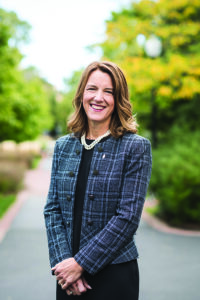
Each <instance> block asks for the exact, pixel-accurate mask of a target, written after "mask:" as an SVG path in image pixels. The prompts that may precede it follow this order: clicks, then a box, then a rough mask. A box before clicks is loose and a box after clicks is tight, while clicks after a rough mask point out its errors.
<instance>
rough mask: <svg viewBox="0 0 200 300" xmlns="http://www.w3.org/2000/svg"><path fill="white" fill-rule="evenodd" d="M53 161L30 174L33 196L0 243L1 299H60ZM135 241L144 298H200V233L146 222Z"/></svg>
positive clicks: (141, 292) (43, 162)
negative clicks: (52, 214) (51, 253)
mask: <svg viewBox="0 0 200 300" xmlns="http://www.w3.org/2000/svg"><path fill="white" fill-rule="evenodd" d="M50 165H51V158H50V157H49V158H48V157H47V158H46V159H44V160H43V161H42V163H41V164H40V167H39V168H38V170H35V171H32V173H29V178H28V180H27V181H28V184H29V185H30V186H31V187H30V193H29V196H28V198H27V200H26V201H25V203H24V204H23V206H22V208H21V209H20V211H19V213H18V214H17V215H16V217H15V219H14V221H13V223H12V225H11V227H10V229H9V231H8V232H7V234H6V236H5V237H4V239H3V241H2V242H1V243H0V267H1V272H0V300H47V299H48V300H55V277H53V276H52V275H51V272H50V267H49V260H48V249H47V240H46V233H45V228H44V220H43V207H44V204H45V199H46V193H47V188H48V184H49V177H50ZM136 243H137V246H138V249H139V253H140V257H139V260H138V262H139V269H140V300H169V299H170V300H199V299H200V290H199V282H200V238H199V237H192V236H178V235H172V234H167V233H161V232H159V231H157V230H155V229H153V228H151V227H149V225H147V223H145V222H144V221H141V224H140V228H139V230H138V232H137V235H136ZM102 300H103V299H102ZM111 300H114V299H111ZM124 300H125V299H124Z"/></svg>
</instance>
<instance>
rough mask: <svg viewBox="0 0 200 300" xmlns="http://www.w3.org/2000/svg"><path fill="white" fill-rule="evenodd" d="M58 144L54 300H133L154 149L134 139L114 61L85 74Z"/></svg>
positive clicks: (51, 239)
mask: <svg viewBox="0 0 200 300" xmlns="http://www.w3.org/2000/svg"><path fill="white" fill-rule="evenodd" d="M74 106H75V112H74V114H73V116H72V118H71V120H70V121H69V123H68V127H69V129H70V130H71V131H72V133H71V134H69V135H67V136H64V137H61V138H60V139H58V140H57V142H56V145H55V150H54V157H53V165H52V175H51V184H50V189H49V193H48V198H47V203H46V206H45V210H44V215H45V221H46V228H47V236H48V245H49V255H50V262H51V266H52V272H53V273H54V274H55V275H56V278H57V300H61V299H67V298H68V296H73V297H76V296H77V295H78V296H79V298H81V297H82V298H83V299H88V300H89V299H93V300H98V299H101V300H102V299H104V300H106V299H109V300H110V299H115V300H117V299H122V297H123V298H124V299H126V300H129V299H130V300H134V299H138V291H139V273H138V265H137V257H138V252H137V249H136V246H135V242H134V239H133V235H134V234H135V233H136V230H137V228H138V224H139V220H140V217H141V213H142V208H143V204H144V200H145V195H146V191H147V187H148V183H149V179H150V172H151V147H150V143H149V141H148V140H146V139H145V138H143V137H140V136H138V135H137V134H136V131H137V124H136V122H135V120H134V118H133V116H132V111H131V104H130V101H129V95H128V87H127V82H126V79H125V77H124V74H123V72H122V71H121V70H120V68H119V67H118V66H117V65H115V64H114V63H111V62H106V61H104V62H93V63H91V64H90V65H89V66H88V67H87V68H86V69H85V71H84V72H83V75H82V78H81V80H80V83H79V86H78V89H77V93H76V95H75V99H74Z"/></svg>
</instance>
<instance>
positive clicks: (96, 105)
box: [90, 103, 105, 112]
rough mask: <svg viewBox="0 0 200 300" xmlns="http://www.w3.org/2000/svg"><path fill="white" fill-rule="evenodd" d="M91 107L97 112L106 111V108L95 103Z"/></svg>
mask: <svg viewBox="0 0 200 300" xmlns="http://www.w3.org/2000/svg"><path fill="white" fill-rule="evenodd" d="M90 107H91V108H92V109H93V110H94V111H96V112H101V111H103V110H104V109H105V106H102V105H99V104H93V103H91V104H90Z"/></svg>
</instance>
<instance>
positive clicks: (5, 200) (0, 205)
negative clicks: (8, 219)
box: [0, 194, 16, 218]
mask: <svg viewBox="0 0 200 300" xmlns="http://www.w3.org/2000/svg"><path fill="white" fill-rule="evenodd" d="M15 199H16V196H15V195H12V194H11V195H3V194H0V218H1V217H3V215H4V213H5V212H6V211H7V209H8V208H9V207H10V205H11V204H12V203H14V201H15Z"/></svg>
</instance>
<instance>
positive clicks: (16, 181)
mask: <svg viewBox="0 0 200 300" xmlns="http://www.w3.org/2000/svg"><path fill="white" fill-rule="evenodd" d="M25 169H26V164H25V163H24V162H22V161H18V162H17V161H4V162H2V161H0V192H1V193H3V194H9V193H16V192H18V191H19V189H20V188H21V187H22V184H23V178H24V172H25Z"/></svg>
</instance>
